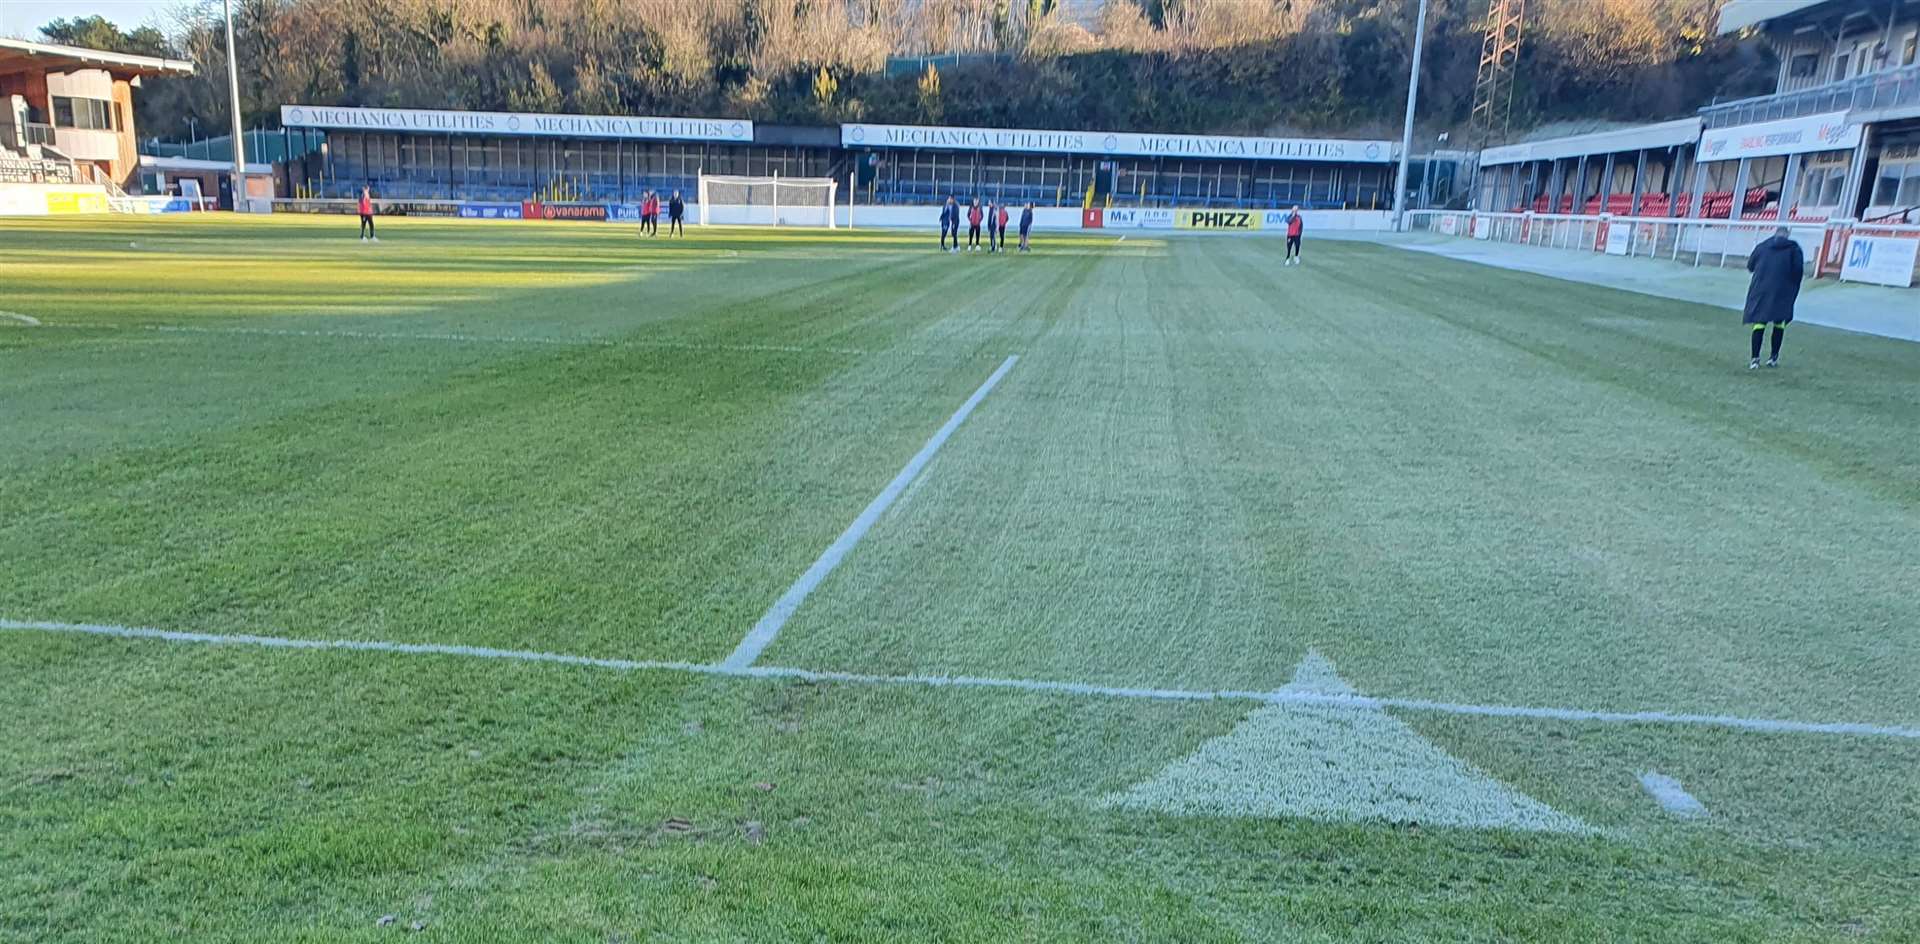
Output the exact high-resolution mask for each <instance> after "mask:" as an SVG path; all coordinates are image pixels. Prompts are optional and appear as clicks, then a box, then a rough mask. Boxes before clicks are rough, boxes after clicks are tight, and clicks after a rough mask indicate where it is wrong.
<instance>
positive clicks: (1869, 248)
mask: <svg viewBox="0 0 1920 944" xmlns="http://www.w3.org/2000/svg"><path fill="white" fill-rule="evenodd" d="M1916 253H1920V239H1896V238H1894V237H1891V236H1866V235H1862V234H1860V233H1854V234H1853V235H1851V236H1849V237H1847V255H1846V261H1845V262H1844V263H1842V264H1841V266H1840V278H1841V279H1842V280H1843V281H1847V282H1872V283H1874V284H1875V285H1892V286H1896V287H1899V288H1908V287H1910V286H1912V285H1913V265H1914V259H1915V256H1916Z"/></svg>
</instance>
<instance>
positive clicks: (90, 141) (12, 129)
mask: <svg viewBox="0 0 1920 944" xmlns="http://www.w3.org/2000/svg"><path fill="white" fill-rule="evenodd" d="M192 72H193V64H192V63H188V62H181V61H178V60H173V59H157V58H153V57H151V56H131V55H124V54H121V53H115V52H107V51H104V50H99V49H83V48H81V47H78V46H60V45H54V44H51V43H35V42H28V41H26V40H19V39H4V38H0V183H12V184H20V185H35V184H88V185H98V186H101V187H105V188H108V189H110V190H119V189H121V188H126V189H137V187H138V179H137V178H138V175H139V166H140V165H139V153H138V149H137V147H136V146H135V142H136V140H137V136H136V134H135V130H134V121H133V89H134V87H135V86H136V85H137V84H138V83H139V80H140V79H142V78H145V77H149V76H162V75H187V74H191V73H192Z"/></svg>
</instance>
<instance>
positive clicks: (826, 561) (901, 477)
mask: <svg viewBox="0 0 1920 944" xmlns="http://www.w3.org/2000/svg"><path fill="white" fill-rule="evenodd" d="M1019 362H1020V355H1018V354H1009V355H1007V359H1006V360H1004V361H1001V362H1000V366H999V368H997V369H995V370H994V372H993V374H992V375H991V376H989V377H987V379H986V382H985V383H982V384H981V385H980V388H979V389H977V390H975V391H974V392H973V396H970V397H968V398H967V402H965V403H962V404H960V408H959V409H958V410H955V411H953V415H952V416H950V417H948V418H947V422H946V424H945V425H943V426H941V427H940V428H939V429H938V430H937V431H935V432H934V434H933V437H932V438H931V439H928V440H927V444H926V445H924V446H921V447H920V451H919V452H917V453H914V455H913V458H911V459H908V460H907V464H906V466H905V467H904V468H902V469H901V470H900V474H898V475H895V476H894V477H893V481H891V482H888V483H887V487H886V488H884V489H881V490H880V494H878V495H876V496H874V499H873V501H871V502H869V503H868V504H867V507H866V510H864V511H862V512H860V516H859V517H858V518H855V519H853V523H852V524H850V525H847V530H845V531H843V532H841V533H840V536H839V537H838V538H835V539H834V541H833V543H832V544H829V545H827V549H826V550H825V551H823V552H821V554H820V557H819V559H818V560H815V561H814V562H813V566H811V567H808V568H807V570H806V573H803V574H801V575H800V579H798V580H795V581H794V582H793V586H791V587H788V588H787V592H785V593H783V594H781V595H780V598H779V599H778V600H775V601H773V606H771V607H769V608H768V609H767V612H766V614H765V615H763V616H761V617H760V621H759V622H757V623H755V624H753V629H751V630H749V631H748V632H747V635H746V638H745V639H742V640H740V645H739V646H737V647H735V648H734V650H733V654H732V655H729V656H727V658H726V660H725V661H723V662H722V663H720V664H721V665H723V666H725V667H726V668H729V669H736V670H737V669H744V668H746V667H748V666H750V665H752V664H754V662H756V661H758V660H759V658H760V654H761V653H762V652H765V651H766V649H767V646H769V645H771V644H772V643H773V640H774V639H775V637H777V636H779V635H780V629H781V627H783V626H785V625H786V624H787V620H788V619H790V618H791V617H792V616H793V614H794V611H796V610H798V609H800V604H802V603H805V602H806V601H807V595H808V594H810V593H812V592H813V588H815V587H817V586H819V585H820V582H821V581H823V580H825V579H827V575H828V574H831V573H833V571H834V568H836V567H839V566H840V562H841V561H842V560H844V559H845V558H846V556H847V554H848V553H849V552H851V551H852V550H853V546H854V545H856V544H859V543H860V539H861V538H863V537H866V535H867V531H868V530H869V529H871V528H872V527H873V525H874V523H875V522H877V521H879V520H880V516H881V515H883V514H886V512H887V508H888V507H889V506H891V505H892V504H893V502H894V499H897V498H899V497H900V493H901V492H904V491H906V489H907V486H909V485H912V484H913V480H914V479H915V478H917V477H919V475H920V472H921V471H922V470H923V469H925V468H926V467H927V463H929V462H932V461H933V457H934V454H935V453H937V452H939V451H940V447H941V446H944V445H946V443H947V439H948V438H949V437H951V436H952V435H953V433H954V431H955V430H957V429H959V428H960V424H961V423H964V422H966V420H967V416H968V415H969V414H971V413H973V408H974V407H977V406H979V405H980V401H982V400H984V399H986V398H987V394H989V393H992V392H993V388H994V386H995V385H996V384H998V383H999V382H1000V378H1002V377H1005V376H1006V375H1007V371H1010V370H1012V369H1013V365H1014V364H1017V363H1019Z"/></svg>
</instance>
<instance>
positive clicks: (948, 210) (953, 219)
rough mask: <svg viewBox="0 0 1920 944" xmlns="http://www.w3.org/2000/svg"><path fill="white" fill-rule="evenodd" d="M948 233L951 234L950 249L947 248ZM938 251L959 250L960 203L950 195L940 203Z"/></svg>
mask: <svg viewBox="0 0 1920 944" xmlns="http://www.w3.org/2000/svg"><path fill="white" fill-rule="evenodd" d="M948 233H952V234H953V249H952V250H948V249H947V234H948ZM940 251H941V252H948V251H952V252H959V251H960V204H958V203H955V202H954V200H953V198H952V197H948V198H947V202H946V203H943V204H941V205H940Z"/></svg>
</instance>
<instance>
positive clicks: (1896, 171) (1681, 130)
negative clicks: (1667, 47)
mask: <svg viewBox="0 0 1920 944" xmlns="http://www.w3.org/2000/svg"><path fill="white" fill-rule="evenodd" d="M1883 7H1884V9H1883V10H1880V11H1868V10H1866V9H1864V8H1863V7H1862V5H1861V4H1858V3H1849V2H1845V0H1801V2H1794V3H1780V2H1770V0H1732V2H1729V3H1728V4H1727V5H1726V7H1725V8H1724V10H1723V11H1722V15H1721V19H1720V30H1721V32H1723V33H1730V32H1734V31H1737V30H1742V29H1756V30H1758V31H1760V32H1761V33H1762V34H1763V35H1764V36H1765V37H1766V39H1767V41H1768V42H1769V43H1770V44H1771V45H1772V46H1773V47H1774V49H1775V51H1776V53H1777V54H1778V57H1779V60H1780V66H1779V74H1778V76H1777V77H1776V89H1777V91H1776V92H1774V93H1773V94H1771V95H1763V96H1758V97H1755V98H1749V99H1742V100H1739V101H1732V102H1719V103H1715V104H1712V105H1709V106H1707V107H1705V108H1702V109H1700V112H1699V116H1698V117H1697V118H1687V119H1682V120H1679V121H1670V122H1663V123H1659V124H1653V125H1645V126H1640V127H1635V128H1626V129H1617V130H1613V131H1608V132H1603V133H1597V134H1588V135H1576V136H1572V137H1562V138H1554V139H1550V140H1543V141H1533V142H1527V143H1523V144H1516V145H1510V146H1506V147H1497V148H1490V149H1488V150H1486V151H1484V152H1483V153H1482V154H1481V161H1480V167H1481V178H1480V184H1479V187H1478V190H1477V206H1478V207H1479V208H1481V209H1483V210H1489V211H1496V212H1515V211H1527V210H1531V211H1533V212H1537V213H1562V214H1585V215H1597V214H1600V213H1611V214H1614V215H1636V216H1664V217H1688V218H1705V219H1730V220H1736V221H1738V220H1778V219H1783V218H1784V219H1787V220H1790V221H1796V222H1815V223H1817V222H1821V221H1824V220H1828V219H1841V218H1845V219H1856V220H1861V221H1868V222H1916V221H1920V59H1916V57H1917V56H1920V4H1916V3H1912V2H1907V0H1896V2H1894V3H1889V4H1884V5H1883Z"/></svg>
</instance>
